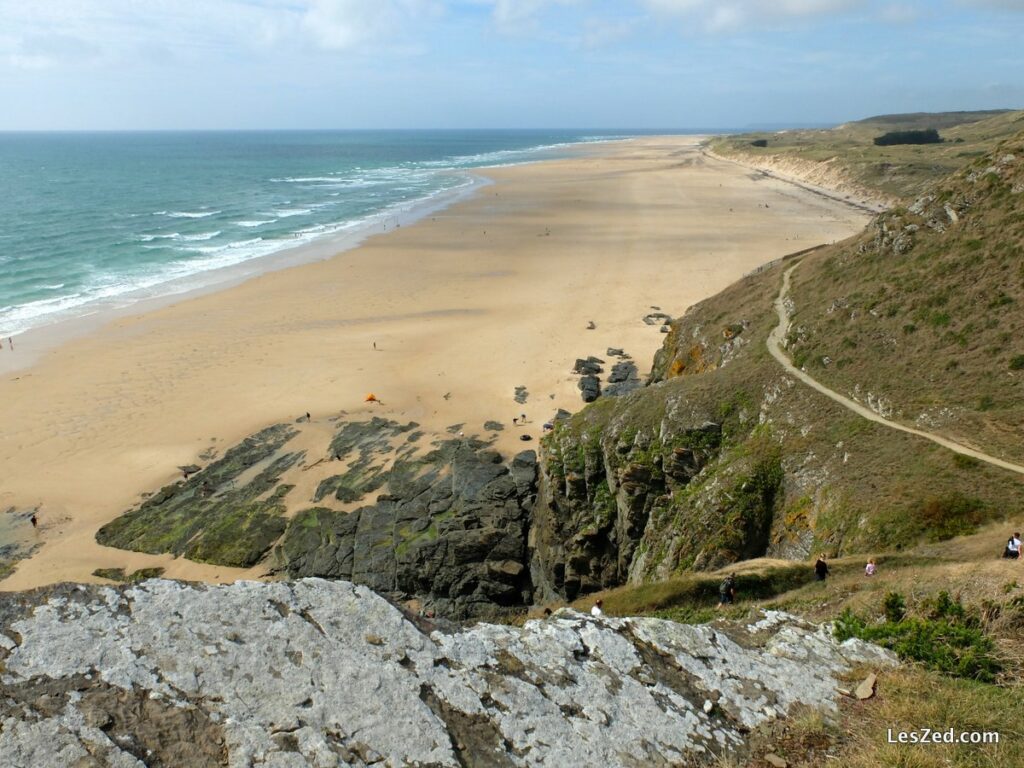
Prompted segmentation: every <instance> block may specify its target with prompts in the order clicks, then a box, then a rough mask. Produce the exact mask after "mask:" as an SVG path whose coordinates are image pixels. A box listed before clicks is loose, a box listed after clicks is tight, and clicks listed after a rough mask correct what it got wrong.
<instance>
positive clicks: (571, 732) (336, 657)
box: [0, 579, 892, 768]
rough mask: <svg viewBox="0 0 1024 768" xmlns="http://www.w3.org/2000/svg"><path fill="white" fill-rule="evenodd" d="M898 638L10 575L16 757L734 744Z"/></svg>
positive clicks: (3, 687) (469, 759) (7, 742)
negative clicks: (29, 583)
mask: <svg viewBox="0 0 1024 768" xmlns="http://www.w3.org/2000/svg"><path fill="white" fill-rule="evenodd" d="M865 662H866V663H871V664H872V665H876V666H878V665H889V664H891V663H892V660H891V657H890V656H889V655H888V654H887V653H886V652H884V651H882V650H880V649H878V648H876V647H874V646H870V645H867V644H865V643H862V642H860V641H856V640H848V641H846V642H843V643H839V642H837V641H836V640H835V639H834V638H833V636H832V634H831V632H830V631H829V629H828V628H827V627H817V626H815V625H812V624H808V623H805V622H802V621H800V620H798V619H795V618H794V617H791V616H788V615H785V614H780V613H767V614H765V615H764V616H763V617H762V618H761V619H760V620H759V621H757V623H755V624H751V625H749V626H746V625H725V624H723V625H721V626H688V625H682V624H676V623H673V622H669V621H663V620H659V619H650V618H640V619H614V618H606V617H601V618H594V617H591V616H589V615H586V616H584V615H582V614H579V613H575V612H573V611H570V610H563V611H559V612H558V613H556V614H555V615H553V616H551V617H549V618H547V619H544V620H535V621H529V622H527V623H526V625H525V626H523V627H513V626H500V625H488V624H479V625H476V626H472V627H469V628H464V629H453V628H448V629H445V628H442V627H437V626H434V625H431V624H429V623H426V622H425V621H423V620H418V619H416V618H415V617H411V616H409V615H407V614H404V613H403V612H402V611H401V610H399V609H398V608H396V607H395V606H394V605H392V604H390V603H388V602H387V601H386V600H384V599H383V598H381V597H379V596H377V595H376V594H374V593H373V592H372V591H371V590H369V589H367V588H365V587H362V586H354V585H352V584H350V583H347V582H340V581H335V582H329V581H323V580H320V579H306V580H302V581H298V582H295V583H291V584H286V583H271V584H261V583H255V582H238V583H236V584H234V585H231V586H202V585H187V584H182V583H178V582H171V581H159V580H153V581H148V582H144V583H142V584H139V585H135V586H130V587H119V588H113V587H94V586H93V587H87V586H82V585H67V584H64V585H58V586H56V587H50V588H45V589H41V590H36V591H34V592H29V593H20V594H19V593H14V594H6V595H2V596H0V671H2V676H0V755H3V762H4V764H5V765H10V766H17V767H18V768H28V766H31V767H32V768H43V767H44V766H70V765H111V766H125V767H126V768H127V767H128V766H143V765H165V766H185V765H187V766H190V767H191V768H206V767H207V766H239V767H241V766H250V765H257V764H258V765H267V766H281V767H283V766H291V767H293V768H299V767H300V766H325V765H338V764H345V765H354V766H368V765H424V766H426V765H430V766H452V767H453V768H455V767H456V766H466V765H473V766H530V765H606V766H635V765H684V764H685V765H716V764H720V759H721V758H720V756H724V757H726V758H727V759H728V758H732V759H737V760H744V759H745V756H746V754H747V752H746V750H747V749H748V743H747V738H748V734H749V733H750V731H751V730H752V729H757V728H758V726H761V725H763V724H767V723H769V722H770V721H772V720H773V719H775V718H778V717H782V716H785V715H787V714H789V713H791V712H793V711H794V710H795V709H796V708H801V707H811V708H813V709H815V710H820V711H822V712H823V714H824V716H825V717H826V718H827V717H829V716H830V715H831V713H833V712H835V710H836V700H837V698H838V696H839V694H838V693H837V676H839V675H840V674H843V673H845V672H846V671H848V670H849V669H850V667H851V666H852V665H854V664H857V663H865Z"/></svg>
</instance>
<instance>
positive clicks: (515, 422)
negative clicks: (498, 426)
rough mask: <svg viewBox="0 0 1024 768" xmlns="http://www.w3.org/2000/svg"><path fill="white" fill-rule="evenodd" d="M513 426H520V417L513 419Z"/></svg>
mask: <svg viewBox="0 0 1024 768" xmlns="http://www.w3.org/2000/svg"><path fill="white" fill-rule="evenodd" d="M512 424H513V425H514V426H517V427H518V426H519V417H518V416H513V417H512Z"/></svg>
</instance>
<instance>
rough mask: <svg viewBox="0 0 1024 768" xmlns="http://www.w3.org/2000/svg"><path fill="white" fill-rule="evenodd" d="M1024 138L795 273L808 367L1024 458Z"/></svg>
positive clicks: (798, 347) (896, 411) (794, 344)
mask: <svg viewBox="0 0 1024 768" xmlns="http://www.w3.org/2000/svg"><path fill="white" fill-rule="evenodd" d="M1022 256H1024V134H1018V135H1017V136H1016V137H1014V138H1012V139H1009V140H1007V141H1005V142H1003V143H1001V144H1000V145H999V146H998V147H997V148H996V149H995V150H994V151H993V152H992V153H990V154H987V155H985V156H983V157H980V158H977V159H975V160H974V161H972V162H971V163H969V164H968V165H967V166H966V167H965V168H963V169H962V170H960V171H959V172H957V173H956V174H955V175H953V176H951V177H949V178H948V179H946V180H944V181H942V182H941V183H939V184H937V185H934V186H933V187H932V188H931V189H930V190H929V191H928V192H927V194H925V195H924V196H923V197H922V198H920V199H918V200H917V201H915V202H913V203H911V204H910V206H909V207H898V208H895V209H893V210H891V211H889V212H887V213H885V214H883V215H882V216H880V217H879V218H878V219H877V220H876V221H875V222H874V223H873V225H872V226H871V227H870V228H869V229H868V230H867V231H866V232H865V233H864V234H863V235H861V236H860V237H858V238H854V239H853V240H851V241H848V242H846V243H844V244H842V245H841V246H840V247H836V248H833V249H829V250H826V251H822V252H821V253H819V254H813V255H811V256H809V257H808V258H807V259H806V260H805V261H804V263H803V264H801V266H800V267H799V268H798V269H797V270H796V272H795V273H794V275H793V288H792V291H791V293H790V296H791V298H792V300H793V303H794V305H795V308H794V312H793V326H792V330H791V333H790V354H791V356H792V359H793V360H794V362H796V363H798V364H800V365H801V366H802V367H803V368H804V369H805V370H806V371H808V372H809V373H810V374H811V375H813V376H814V377H815V378H816V379H818V380H819V381H820V382H822V383H823V384H826V385H827V386H829V387H831V388H833V389H836V390H837V391H839V392H841V393H843V394H845V395H847V396H851V397H854V398H855V399H858V400H860V401H862V402H871V403H873V404H874V407H875V409H876V410H879V411H884V412H885V414H887V415H889V416H890V417H892V418H894V419H897V420H899V421H902V422H905V423H908V424H912V425H914V426H917V427H919V428H923V429H927V430H929V431H933V432H938V433H940V434H944V435H947V436H949V437H952V438H954V439H956V440H957V441H959V442H963V443H966V444H969V445H972V446H974V447H976V448H980V449H981V450H984V451H986V452H988V453H993V454H995V455H999V456H1000V457H1002V458H1007V459H1008V460H1011V461H1020V460H1021V459H1024V441H1022V440H1021V436H1022V435H1024V407H1022V403H1024V258H1022Z"/></svg>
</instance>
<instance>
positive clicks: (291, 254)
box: [0, 161, 543, 376]
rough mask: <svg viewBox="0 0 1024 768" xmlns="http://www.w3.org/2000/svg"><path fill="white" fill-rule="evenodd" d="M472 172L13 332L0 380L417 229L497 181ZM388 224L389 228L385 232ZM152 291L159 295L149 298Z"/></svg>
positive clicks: (0, 363) (1, 361)
mask: <svg viewBox="0 0 1024 768" xmlns="http://www.w3.org/2000/svg"><path fill="white" fill-rule="evenodd" d="M534 162H543V161H534ZM523 164H524V165H525V164H526V163H523ZM466 170H467V175H468V176H469V178H470V180H469V181H468V182H467V183H466V184H464V185H461V186H459V187H454V188H452V189H447V190H443V191H442V192H440V193H434V194H431V195H428V196H427V197H425V198H422V199H420V200H415V201H413V202H411V203H408V204H407V205H406V207H405V208H404V209H401V210H395V211H391V210H388V209H384V210H382V211H379V212H378V213H376V214H374V215H373V216H371V217H369V218H368V219H367V220H365V221H362V222H357V223H356V226H354V227H353V228H352V229H351V230H342V231H338V232H333V233H330V234H325V235H321V236H319V237H316V238H314V239H313V240H311V241H309V242H305V243H301V244H299V245H294V246H288V247H285V248H281V249H280V250H277V251H274V252H272V253H268V254H266V255H264V256H256V257H254V258H251V259H246V260H244V261H241V262H238V263H237V264H229V265H227V266H223V267H215V268H214V269H209V270H205V271H202V272H196V273H193V274H190V275H186V276H184V277H179V278H174V279H171V280H167V281H165V282H162V283H159V284H157V285H155V286H152V287H151V288H141V289H138V290H135V291H129V292H128V293H125V294H122V295H120V296H116V297H112V298H109V299H96V300H94V301H90V302H87V303H85V304H81V305H79V306H77V307H74V308H72V309H69V310H65V312H66V314H67V316H65V317H59V318H58V319H56V320H51V321H50V322H46V323H41V324H40V325H37V326H33V327H31V328H28V329H26V330H24V331H20V332H18V333H16V334H13V338H14V340H15V341H16V342H17V344H16V348H17V350H18V353H19V354H18V355H17V356H14V355H8V356H3V357H0V376H3V375H5V374H8V373H14V372H17V371H23V370H25V369H28V368H31V367H32V366H33V365H34V364H35V363H36V362H37V361H38V360H39V358H40V356H41V355H43V354H45V353H46V352H48V351H50V350H53V349H56V348H58V347H60V346H62V345H64V344H67V343H70V342H72V341H74V340H75V339H79V338H82V337H83V336H87V335H89V334H91V333H95V332H97V331H99V330H100V329H102V328H103V327H104V326H106V325H108V324H109V323H111V322H114V321H116V320H118V319H120V318H125V317H131V316H135V315H143V314H146V313H147V312H153V311H156V310H159V309H162V308H164V307H167V306H171V305H173V304H176V303H178V302H182V301H188V300H190V299H194V298H198V297H200V296H206V295H209V294H213V293H217V292H219V291H225V290H229V289H231V288H233V287H235V286H237V285H241V284H242V283H244V282H246V281H248V280H252V279H254V278H257V277H260V276H262V275H266V274H271V273H273V272H277V271H279V270H282V269H291V268H292V267H301V266H303V265H304V264H312V263H315V262H317V261H325V260H328V259H333V258H337V257H340V256H341V255H342V254H344V253H346V252H347V251H351V250H352V249H354V248H358V247H359V246H360V245H362V244H363V243H364V242H366V241H367V240H368V239H369V238H371V237H375V236H376V235H380V234H386V232H387V226H388V225H391V226H392V227H395V225H397V228H400V227H402V226H411V225H413V224H415V223H416V222H418V221H419V220H421V219H423V218H425V217H427V216H430V215H431V214H436V213H439V212H440V211H443V210H445V209H446V208H448V207H450V206H452V205H456V204H458V203H459V202H460V201H462V200H468V199H470V198H471V197H472V196H473V195H474V194H476V192H477V191H478V190H480V189H483V188H485V187H488V186H490V185H491V184H492V183H493V182H492V181H491V180H490V179H489V178H487V177H486V176H483V175H481V174H479V173H475V172H474V171H486V170H488V169H487V168H480V169H475V168H474V169H466ZM382 225H383V226H384V229H383V230H380V227H381V226H382ZM151 293H152V294H153V295H149V294H151ZM53 314H54V315H61V314H64V313H53ZM3 338H5V339H6V338H7V337H6V336H5V337H3Z"/></svg>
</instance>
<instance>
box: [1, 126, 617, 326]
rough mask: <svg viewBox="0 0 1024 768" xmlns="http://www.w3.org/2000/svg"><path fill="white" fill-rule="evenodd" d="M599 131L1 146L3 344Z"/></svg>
mask: <svg viewBox="0 0 1024 768" xmlns="http://www.w3.org/2000/svg"><path fill="white" fill-rule="evenodd" d="M627 135H634V134H632V133H630V134H624V133H608V132H594V131H575V132H574V131H265V132H259V131H254V132H227V131H226V132H167V133H162V132H146V133H7V134H2V133H0V337H7V336H11V335H17V334H18V333H21V332H23V331H25V330H27V329H29V328H32V327H36V326H39V325H45V324H48V323H51V322H54V321H56V320H61V319H66V318H69V317H74V316H75V315H76V314H87V313H89V312H91V311H95V308H96V307H98V306H126V305H128V304H131V303H132V302H134V301H137V300H139V299H141V298H148V297H152V296H158V295H161V294H166V293H175V292H180V291H183V290H189V289H191V288H195V287H200V286H201V285H203V284H204V281H211V280H213V279H214V278H215V276H216V275H218V274H223V272H224V268H225V267H231V266H233V265H240V264H245V263H249V262H252V260H254V259H259V258H261V257H265V256H268V255H270V254H273V253H276V252H280V251H283V250H285V249H290V248H294V247H296V246H301V245H304V244H307V243H311V242H313V241H316V240H318V239H323V238H329V237H331V236H336V237H338V236H342V235H345V234H351V235H352V236H353V238H354V239H358V237H359V235H360V233H364V234H365V233H369V232H370V231H381V230H382V228H384V227H385V226H386V225H387V223H388V222H389V221H395V220H398V219H400V218H402V217H404V218H406V219H408V218H409V217H415V215H416V213H417V211H420V212H425V211H427V210H430V209H431V207H434V208H436V207H438V206H440V205H443V204H445V203H446V202H447V201H449V200H451V199H454V198H455V197H457V196H458V195H460V194H462V193H465V192H466V191H468V190H469V189H471V188H472V187H473V186H474V185H475V184H477V183H478V177H476V176H474V174H473V173H472V169H473V168H479V167H482V166H490V165H501V164H513V163H522V162H529V161H533V160H539V159H547V158H552V157H558V156H561V155H564V154H566V153H567V152H568V151H569V150H570V148H571V147H573V146H575V145H578V144H580V143H584V142H596V141H604V140H610V139H616V138H624V137H625V136H627Z"/></svg>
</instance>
